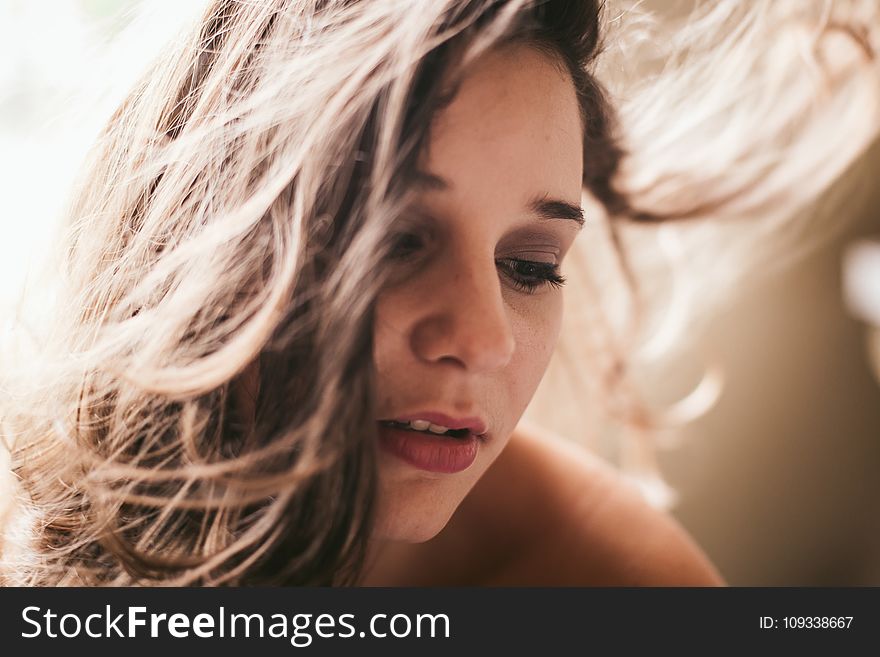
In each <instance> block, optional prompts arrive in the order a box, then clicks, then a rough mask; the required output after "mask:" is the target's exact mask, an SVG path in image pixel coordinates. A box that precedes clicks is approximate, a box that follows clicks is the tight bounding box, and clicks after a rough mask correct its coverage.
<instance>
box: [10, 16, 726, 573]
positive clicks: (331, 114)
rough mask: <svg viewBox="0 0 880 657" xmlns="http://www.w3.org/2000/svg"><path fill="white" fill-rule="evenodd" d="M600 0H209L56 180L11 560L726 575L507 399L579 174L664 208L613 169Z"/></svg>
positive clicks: (538, 361) (549, 340)
mask: <svg viewBox="0 0 880 657" xmlns="http://www.w3.org/2000/svg"><path fill="white" fill-rule="evenodd" d="M599 9H600V8H599V6H598V3H596V2H566V1H560V0H550V1H548V2H538V3H533V2H527V1H525V0H510V1H503V2H502V1H488V0H443V1H436V2H430V3H422V2H411V3H409V2H394V3H390V2H388V3H386V2H374V1H368V0H363V1H360V2H358V1H351V0H271V1H270V0H266V1H264V2H248V3H243V2H238V1H230V0H214V1H213V2H211V3H210V4H209V6H208V8H207V9H206V13H205V15H204V17H203V19H202V20H201V21H200V23H199V25H198V27H197V28H196V29H195V30H194V31H193V33H192V35H191V36H190V37H189V39H188V40H187V41H186V43H184V44H182V45H181V47H180V48H179V49H177V50H176V51H174V52H171V51H169V52H167V53H166V54H165V55H164V56H163V57H162V58H161V59H160V61H159V62H158V63H157V64H156V66H155V67H154V68H153V69H152V70H151V71H150V73H149V74H148V75H147V76H146V77H145V78H144V79H143V80H142V81H141V83H140V84H139V85H138V87H137V88H136V89H135V90H134V91H133V92H132V94H131V95H130V97H129V98H128V100H127V101H126V102H125V103H124V104H123V106H122V107H120V109H119V110H118V111H117V112H116V114H115V115H114V116H113V118H112V120H111V122H110V124H109V125H108V126H107V129H106V130H105V132H104V134H103V137H102V140H101V142H100V144H99V145H98V146H97V147H96V149H95V150H94V152H93V156H92V159H91V162H90V165H89V168H88V170H87V173H86V174H85V175H84V178H83V184H82V185H81V189H80V191H79V192H78V196H77V198H76V199H75V202H74V203H73V205H72V207H71V209H70V223H69V230H68V232H67V235H66V238H65V240H64V242H63V244H62V247H63V263H64V270H63V272H64V279H63V280H64V287H63V288H61V293H60V294H59V297H58V298H59V299H60V301H59V305H58V311H57V315H56V317H55V318H54V319H53V323H52V330H51V332H50V333H49V334H48V335H49V336H50V337H49V339H48V340H46V342H45V343H44V344H43V345H42V346H41V354H40V356H41V359H42V360H41V361H40V363H41V364H42V367H41V369H38V370H37V372H38V374H37V375H36V376H37V381H38V383H37V384H36V385H34V386H32V387H31V388H29V389H28V390H29V391H30V392H22V393H21V394H20V395H19V396H18V398H17V399H16V402H15V404H12V403H8V404H5V405H4V407H3V409H2V411H3V412H2V414H0V418H2V421H3V435H4V436H5V437H6V439H7V442H9V443H11V450H12V461H13V470H14V472H15V473H16V477H17V480H18V486H19V490H20V496H19V502H20V503H19V504H18V505H17V508H16V509H15V510H14V512H13V514H12V517H11V518H10V519H9V520H8V521H7V546H6V548H5V552H4V562H5V569H4V578H5V580H6V581H7V582H9V583H28V584H42V585H45V584H81V585H128V584H145V585H150V584H184V585H193V584H197V585H218V584H238V585H243V584H246V585H250V584H257V585H260V584H270V585H271V584H286V585H291V584H321V585H324V584H363V585H444V584H453V585H466V584H476V585H494V584H550V585H554V584H582V585H592V584H596V585H655V584H689V585H714V584H719V583H721V580H720V577H719V575H718V573H717V571H716V570H715V569H714V568H713V566H712V565H711V564H710V563H709V562H708V560H707V559H706V557H705V556H704V555H703V553H702V552H701V551H700V550H699V548H697V547H696V546H695V544H694V543H693V541H692V540H691V539H690V538H689V537H687V535H686V534H685V533H684V532H683V530H682V529H681V528H680V527H679V526H678V525H677V524H676V523H675V522H674V521H672V520H671V519H670V518H669V517H668V516H666V515H664V514H662V513H660V512H657V511H654V510H652V509H651V507H649V506H648V505H647V504H646V503H645V502H643V501H642V499H641V497H640V496H639V495H638V494H637V493H636V492H635V491H634V490H631V489H630V488H629V487H628V486H627V485H625V484H624V483H623V482H622V480H621V479H620V478H619V476H618V475H617V474H616V473H614V472H612V471H611V470H610V469H609V468H608V467H606V466H603V465H601V463H600V461H599V460H598V459H596V458H594V457H592V456H590V455H589V454H588V453H586V452H585V451H584V450H582V449H580V448H578V447H576V446H574V445H572V444H571V443H569V442H567V441H564V440H561V439H557V438H554V437H552V436H551V435H549V433H547V432H545V431H543V430H541V429H539V428H535V427H529V426H527V425H526V424H525V423H521V422H520V419H521V416H522V415H523V412H524V411H525V409H526V406H527V405H528V403H529V401H530V399H531V398H532V396H533V394H534V392H535V390H536V388H537V386H538V383H539V381H540V380H541V378H542V376H543V374H544V372H545V370H546V368H547V366H548V363H549V361H550V357H551V354H552V353H553V351H554V348H555V346H556V343H557V340H558V338H559V335H560V330H561V325H562V286H563V284H564V283H565V279H564V277H563V274H562V273H561V265H562V263H563V261H564V259H565V256H566V254H567V253H568V252H569V251H570V249H571V248H572V244H573V242H574V240H575V239H576V237H577V235H578V233H579V230H580V228H581V226H582V225H583V224H584V221H585V217H584V214H583V210H582V201H583V198H582V196H583V193H584V192H586V193H587V195H588V196H589V197H590V198H593V199H595V200H597V201H598V202H599V203H600V204H601V205H602V206H603V208H604V211H605V212H606V213H607V215H608V216H611V217H630V218H641V219H652V218H653V219H659V218H660V213H659V212H658V213H657V214H656V215H651V214H650V213H648V212H646V211H644V210H640V211H638V212H637V211H635V210H633V209H632V207H631V204H630V201H629V199H628V198H627V195H626V192H625V189H623V188H622V187H621V185H619V184H617V182H616V180H615V175H616V174H617V173H618V169H619V168H620V163H621V158H622V157H623V152H622V150H621V148H620V147H619V145H618V141H617V136H616V134H615V129H614V121H613V115H612V112H611V109H610V107H609V106H608V104H607V102H606V100H605V94H604V92H603V90H602V87H601V86H600V84H599V83H598V82H597V80H596V79H595V77H594V76H593V75H592V74H591V73H590V72H589V71H590V70H591V66H592V64H593V60H594V58H595V56H596V55H597V52H598V49H599V42H600V40H599V26H600V11H599ZM664 210H666V209H664ZM666 214H670V215H674V213H672V212H666ZM587 219H589V217H587ZM41 373H42V375H44V378H40V374H41ZM15 532H18V533H19V534H20V535H21V536H24V537H25V538H24V539H19V540H17V541H13V540H12V538H10V537H11V536H12V535H13V534H14V533H15Z"/></svg>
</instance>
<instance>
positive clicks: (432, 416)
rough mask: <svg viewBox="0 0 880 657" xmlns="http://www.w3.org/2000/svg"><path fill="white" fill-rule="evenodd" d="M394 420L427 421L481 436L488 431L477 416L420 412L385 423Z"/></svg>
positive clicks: (395, 417)
mask: <svg viewBox="0 0 880 657" xmlns="http://www.w3.org/2000/svg"><path fill="white" fill-rule="evenodd" d="M388 420H394V421H396V422H409V421H411V420H427V421H428V422H430V423H431V424H436V425H438V426H441V427H446V428H447V429H467V430H468V431H470V432H471V433H473V434H475V435H477V436H481V435H483V434H484V433H486V432H487V431H488V428H487V426H486V421H485V420H483V419H482V418H480V417H477V416H475V415H473V416H469V417H452V416H450V415H446V414H445V413H440V412H439V411H419V412H417V413H406V414H404V415H395V416H394V417H390V418H386V420H384V421H388Z"/></svg>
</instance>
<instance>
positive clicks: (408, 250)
mask: <svg viewBox="0 0 880 657" xmlns="http://www.w3.org/2000/svg"><path fill="white" fill-rule="evenodd" d="M424 246H425V240H424V238H423V237H422V236H421V235H417V234H415V233H400V234H399V235H397V236H395V238H394V241H393V242H392V244H391V251H390V254H389V255H390V256H391V258H393V259H395V260H401V259H404V258H408V257H410V256H413V255H415V254H416V253H418V252H419V251H420V250H421V249H423V248H424Z"/></svg>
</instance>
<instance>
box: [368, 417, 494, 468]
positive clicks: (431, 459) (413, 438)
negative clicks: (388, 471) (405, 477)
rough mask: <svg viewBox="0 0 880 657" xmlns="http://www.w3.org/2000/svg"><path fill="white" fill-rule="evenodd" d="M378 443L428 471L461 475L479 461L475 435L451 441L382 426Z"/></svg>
mask: <svg viewBox="0 0 880 657" xmlns="http://www.w3.org/2000/svg"><path fill="white" fill-rule="evenodd" d="M379 443H380V444H381V445H382V447H384V448H385V450H386V451H388V452H390V453H391V454H394V455H395V456H397V457H398V458H400V459H401V460H403V461H406V462H407V463H409V464H410V465H412V466H415V467H417V468H419V469H420V470H427V471H428V472H443V473H446V474H451V473H453V472H461V471H462V470H465V469H467V468H468V467H470V465H471V464H472V463H473V462H474V460H475V459H476V458H477V448H478V444H477V437H476V436H475V435H474V434H468V436H467V438H450V437H448V436H440V435H431V434H427V433H420V432H418V431H408V430H406V429H396V428H394V427H389V426H387V425H384V424H380V425H379Z"/></svg>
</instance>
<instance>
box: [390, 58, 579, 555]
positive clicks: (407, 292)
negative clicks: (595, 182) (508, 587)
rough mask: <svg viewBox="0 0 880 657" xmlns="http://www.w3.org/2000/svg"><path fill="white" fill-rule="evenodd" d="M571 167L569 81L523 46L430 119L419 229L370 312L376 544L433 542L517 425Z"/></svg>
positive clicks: (544, 336) (573, 131)
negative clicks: (444, 431)
mask: <svg viewBox="0 0 880 657" xmlns="http://www.w3.org/2000/svg"><path fill="white" fill-rule="evenodd" d="M582 166H583V162H582V129H581V122H580V117H579V109H578V104H577V100H576V96H575V91H574V86H573V84H572V81H571V79H570V77H569V76H568V75H567V74H565V73H564V72H563V71H562V68H561V66H559V65H557V63H556V62H554V61H553V60H551V59H550V58H549V57H548V56H547V55H545V54H542V53H540V52H538V51H537V50H534V49H532V48H529V47H526V46H510V47H506V48H504V49H502V50H499V51H497V52H493V53H490V54H489V55H486V56H485V57H483V58H482V59H481V60H480V62H479V63H478V64H477V65H476V66H475V67H474V68H473V69H471V71H470V73H469V75H468V76H467V77H466V78H465V79H464V81H463V84H462V85H461V87H460V88H459V90H458V92H457V94H456V96H455V98H454V100H453V101H452V103H450V104H449V105H448V106H447V107H446V108H445V109H443V110H442V111H441V112H440V113H439V114H438V115H437V117H436V119H435V122H434V124H433V125H432V130H431V134H430V137H429V143H428V147H427V149H426V152H425V155H424V157H423V159H422V163H421V166H420V172H419V178H420V184H419V189H418V192H417V196H416V202H415V205H414V207H413V209H412V212H413V214H414V215H416V216H418V217H420V220H421V222H422V224H423V225H424V226H425V230H423V231H419V233H418V234H414V235H413V236H412V237H411V238H407V239H406V240H405V241H404V243H402V244H401V250H400V252H399V253H398V255H397V257H396V258H395V262H394V263H393V265H392V266H394V267H396V268H400V271H399V275H398V276H396V277H395V279H394V282H393V283H392V284H390V285H389V286H388V287H387V288H386V289H385V290H384V291H383V293H382V294H381V295H380V297H379V299H378V304H377V309H376V324H375V351H374V359H375V365H376V370H377V376H378V378H377V384H378V404H379V416H378V417H377V420H378V421H380V422H379V433H380V446H381V449H380V450H379V454H380V456H379V459H380V460H379V479H380V495H379V508H378V525H377V534H376V538H379V539H390V540H403V541H408V542H420V541H425V540H428V539H430V538H431V537H433V536H434V535H435V534H437V532H439V531H440V530H441V529H442V528H443V527H444V525H445V524H446V523H447V521H448V520H449V518H450V516H451V515H452V513H453V512H454V511H455V509H456V508H457V507H458V505H459V504H460V503H461V501H462V500H463V499H464V497H465V495H467V493H468V491H470V490H471V488H472V487H473V485H474V484H475V483H476V482H477V480H478V479H479V478H480V476H482V474H483V473H484V472H485V471H486V469H487V468H488V467H489V465H490V464H491V463H492V462H493V461H494V460H495V458H496V457H497V456H498V455H499V453H500V452H501V450H502V449H503V448H504V446H505V444H506V443H507V441H508V439H509V438H510V435H511V433H512V431H513V429H514V427H515V426H516V424H517V422H518V421H519V419H520V417H521V415H522V414H523V412H524V411H525V408H526V406H527V404H528V402H529V400H530V399H531V398H532V395H533V394H534V392H535V389H536V388H537V386H538V383H539V381H540V380H541V377H542V376H543V374H544V371H545V370H546V368H547V364H548V362H549V359H550V356H551V354H552V352H553V349H554V346H555V344H556V341H557V338H558V335H559V330H560V323H561V318H562V290H561V289H559V287H558V285H557V284H554V281H553V278H554V276H556V275H557V274H558V266H559V264H560V262H561V261H562V259H563V257H564V255H565V253H566V252H567V251H568V249H569V247H570V246H571V244H572V241H573V240H574V238H575V236H576V235H577V233H578V230H579V228H580V225H581V222H582V220H579V216H580V210H579V208H580V199H581V177H582ZM557 283H558V281H557ZM420 419H421V420H424V421H423V422H420V421H419V420H420ZM389 420H411V421H415V422H414V424H409V425H405V424H389V423H388V422H387V421H389ZM457 420H459V421H460V422H456V421H457ZM427 422H431V423H432V424H433V425H434V426H433V427H430V426H429V427H428V428H427V429H424V428H423V427H425V425H426V424H427ZM458 424H462V425H465V426H467V427H469V429H467V431H459V432H458V433H459V434H462V433H465V434H467V435H465V436H464V437H461V436H458V437H456V436H451V435H438V434H435V433H432V432H431V429H434V430H437V431H439V430H441V429H440V427H444V426H445V427H449V428H453V429H454V428H458V427H457V425H458ZM479 425H482V426H479ZM416 429H422V431H421V432H420V431H417V430H416ZM476 433H480V434H482V435H479V436H477V435H475V434H476ZM511 485H516V482H511Z"/></svg>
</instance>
